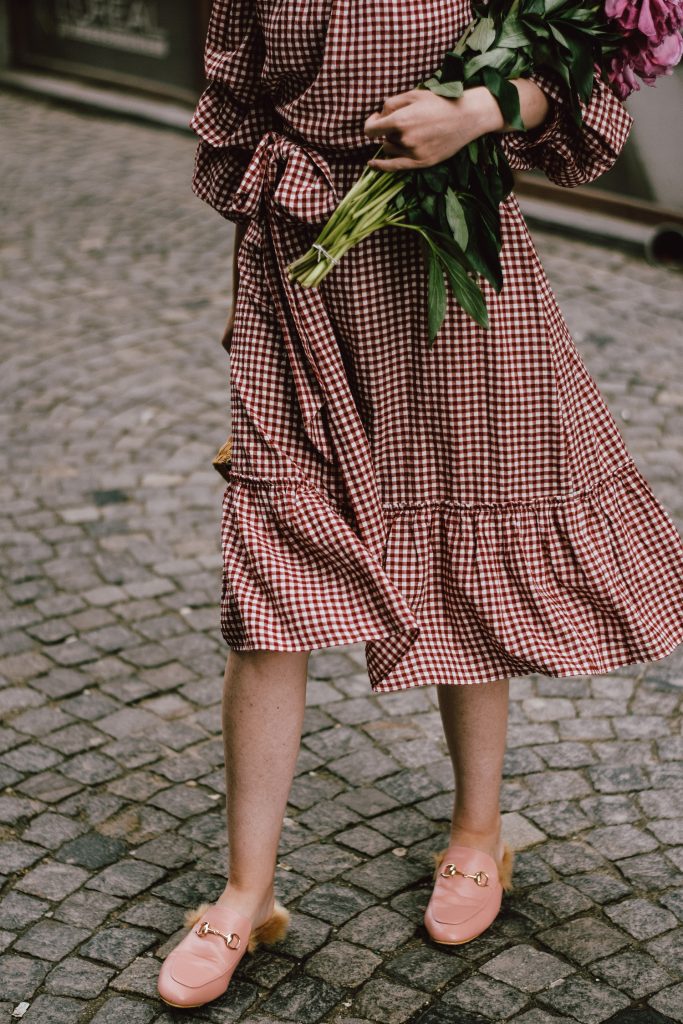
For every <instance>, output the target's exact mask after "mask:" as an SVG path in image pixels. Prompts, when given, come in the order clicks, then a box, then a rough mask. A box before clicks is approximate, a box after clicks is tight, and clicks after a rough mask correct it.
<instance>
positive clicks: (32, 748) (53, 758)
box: [2, 743, 63, 775]
mask: <svg viewBox="0 0 683 1024" xmlns="http://www.w3.org/2000/svg"><path fill="white" fill-rule="evenodd" d="M62 760H63V758H62V756H61V755H60V754H57V753H55V751H54V750H50V749H49V748H46V747H43V746H42V745H41V744H38V743H24V744H23V745H22V746H21V747H15V748H14V750H10V751H8V752H7V753H6V754H3V757H2V761H3V764H6V765H9V766H10V767H11V768H15V769H19V771H21V772H22V773H24V774H26V775H28V774H31V773H32V772H42V771H45V770H46V769H47V768H53V767H54V765H56V764H59V762H60V761H62Z"/></svg>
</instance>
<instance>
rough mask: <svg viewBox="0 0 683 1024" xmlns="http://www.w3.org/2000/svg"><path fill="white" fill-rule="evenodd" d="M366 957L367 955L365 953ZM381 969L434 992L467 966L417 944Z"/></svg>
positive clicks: (406, 982)
mask: <svg viewBox="0 0 683 1024" xmlns="http://www.w3.org/2000/svg"><path fill="white" fill-rule="evenodd" d="M365 955H366V956H369V955H370V954H369V953H368V952H367V951H366V953H365ZM384 969H385V971H386V972H387V973H388V974H390V975H391V976H392V977H395V978H397V979H398V980H399V981H402V982H404V984H406V985H411V986H413V987H417V988H421V989H425V990H426V991H427V992H433V991H435V990H436V989H440V988H442V987H443V986H444V985H446V984H447V983H448V982H449V981H451V980H452V979H453V978H456V977H459V975H461V974H462V973H463V972H465V971H466V970H467V963H466V962H465V961H464V960H461V959H460V958H459V957H457V956H453V955H452V954H451V953H450V952H442V951H441V950H440V949H436V948H434V949H431V948H428V947H426V946H421V945H420V946H409V947H408V948H407V949H406V951H405V952H404V953H399V954H398V955H396V956H394V957H392V959H391V960H389V961H387V963H386V964H385V966H384Z"/></svg>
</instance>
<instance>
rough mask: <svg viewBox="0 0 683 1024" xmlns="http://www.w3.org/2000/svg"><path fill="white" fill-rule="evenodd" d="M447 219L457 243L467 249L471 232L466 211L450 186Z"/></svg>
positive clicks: (447, 196)
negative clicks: (468, 228)
mask: <svg viewBox="0 0 683 1024" xmlns="http://www.w3.org/2000/svg"><path fill="white" fill-rule="evenodd" d="M446 219H447V220H448V225H449V227H450V229H451V231H452V232H453V238H454V239H455V241H456V243H457V244H458V245H459V246H460V248H461V249H463V250H464V249H466V248H467V239H468V237H469V232H468V230H467V221H466V220H465V211H464V209H463V207H462V203H461V202H460V200H459V199H458V197H457V196H456V194H455V192H454V191H453V189H452V188H450V187H449V188H448V189H447V190H446Z"/></svg>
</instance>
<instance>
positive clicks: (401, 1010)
mask: <svg viewBox="0 0 683 1024" xmlns="http://www.w3.org/2000/svg"><path fill="white" fill-rule="evenodd" d="M428 998H429V997H428V996H427V995H426V993H424V992H419V991H417V990H416V989H414V988H410V987H409V986H407V985H399V984H397V983H396V982H394V981H388V980H387V979H386V978H377V977H375V978H371V979H370V981H368V982H366V984H365V985H364V986H363V988H362V989H361V990H360V992H359V994H358V996H357V997H356V1000H355V1003H354V1011H355V1012H356V1013H359V1014H360V1015H361V1016H362V1017H366V1018H367V1019H368V1020H374V1021H380V1022H381V1024H403V1022H404V1021H407V1020H409V1019H410V1018H411V1017H413V1015H414V1014H415V1013H416V1012H417V1011H418V1010H419V1009H421V1007H423V1006H425V1005H426V1003H427V1001H428Z"/></svg>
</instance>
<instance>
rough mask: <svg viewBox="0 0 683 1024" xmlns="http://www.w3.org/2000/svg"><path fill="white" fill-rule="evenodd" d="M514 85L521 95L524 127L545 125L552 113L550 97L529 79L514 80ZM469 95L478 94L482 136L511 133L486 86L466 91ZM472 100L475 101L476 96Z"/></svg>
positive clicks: (520, 109) (512, 80)
mask: <svg viewBox="0 0 683 1024" xmlns="http://www.w3.org/2000/svg"><path fill="white" fill-rule="evenodd" d="M510 81H511V82H512V84H513V85H514V86H515V88H516V89H517V92H518V93H519V112H520V115H521V118H522V121H523V122H524V127H525V128H526V129H527V130H528V129H530V128H537V127H538V126H539V125H541V124H543V123H544V121H545V120H546V118H547V116H548V113H549V111H550V103H549V101H548V97H547V96H546V94H545V93H544V92H543V89H541V87H540V86H538V85H536V83H535V82H532V81H530V80H529V79H528V78H512V79H510ZM468 93H470V94H472V93H476V94H477V95H476V103H477V107H478V113H479V117H480V118H481V125H482V129H483V130H482V134H484V132H509V131H512V128H511V126H510V125H509V124H507V122H506V121H505V120H504V118H503V115H502V113H501V110H500V107H499V106H498V103H497V101H496V99H495V97H494V96H493V94H492V93H491V92H489V90H488V89H487V88H486V86H483V85H481V86H474V87H473V88H472V89H467V90H465V94H464V95H465V97H467V96H468ZM470 99H472V100H475V97H474V96H470Z"/></svg>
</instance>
